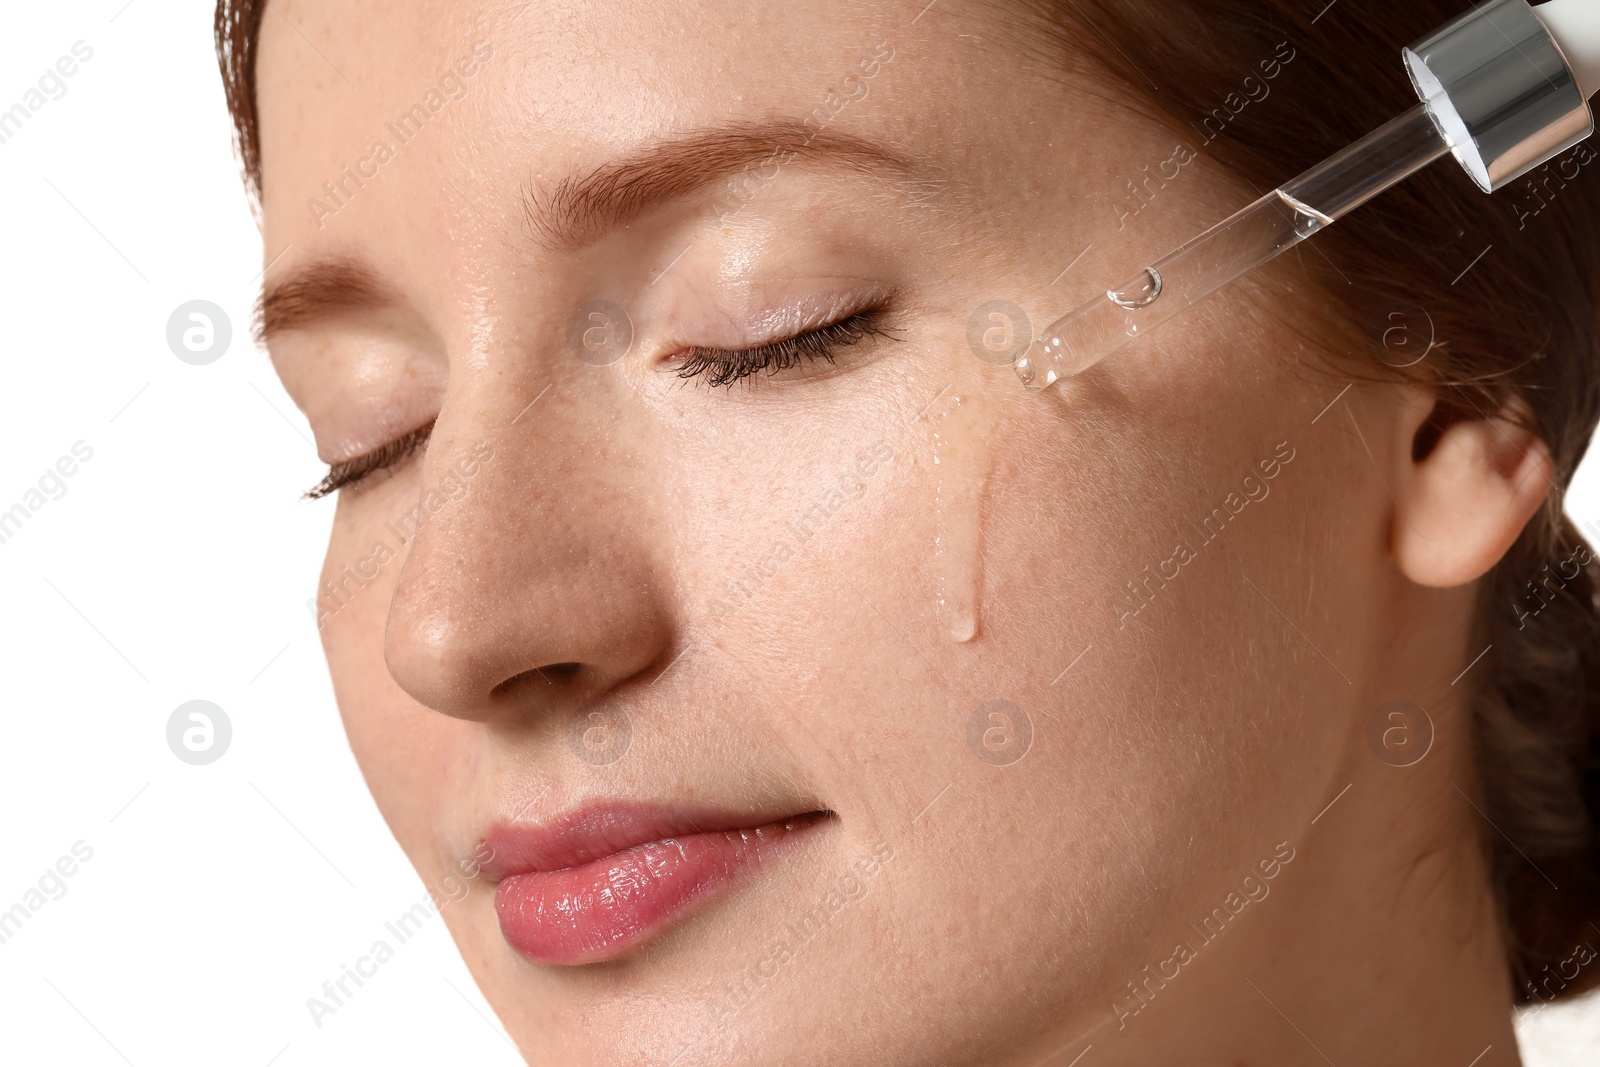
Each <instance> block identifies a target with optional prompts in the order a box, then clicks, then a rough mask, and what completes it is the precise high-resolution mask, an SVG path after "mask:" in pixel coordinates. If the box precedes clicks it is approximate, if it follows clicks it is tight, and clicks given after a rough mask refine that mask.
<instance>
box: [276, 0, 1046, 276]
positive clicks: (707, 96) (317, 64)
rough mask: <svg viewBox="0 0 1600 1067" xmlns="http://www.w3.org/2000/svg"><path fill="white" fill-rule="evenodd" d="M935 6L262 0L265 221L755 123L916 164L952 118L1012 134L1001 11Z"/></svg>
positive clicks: (523, 174)
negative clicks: (809, 124)
mask: <svg viewBox="0 0 1600 1067" xmlns="http://www.w3.org/2000/svg"><path fill="white" fill-rule="evenodd" d="M939 2H940V4H941V5H943V7H942V8H936V9H934V10H933V11H932V12H928V11H927V7H928V5H927V4H926V3H925V0H912V2H905V3H902V2H898V0H873V2H862V0H813V2H807V3H805V4H777V3H769V2H765V0H762V2H756V3H741V2H732V0H674V2H672V3H654V4H652V3H645V4H641V3H627V2H621V0H570V2H533V3H526V4H524V3H518V2H515V0H508V2H500V0H496V2H482V3H460V2H449V0H410V2H398V3H393V2H389V3H375V2H350V3H342V4H329V5H313V4H310V3H307V2H303V0H302V2H287V0H279V2H275V3H273V4H271V5H269V7H268V9H267V12H266V14H265V16H264V19H263V23H262V29H261V43H260V50H259V58H258V61H257V68H256V78H257V89H258V98H259V113H260V116H261V126H260V133H261V143H262V158H263V166H264V171H265V182H264V207H265V209H266V216H267V221H268V227H269V230H270V229H278V230H282V231H284V232H282V233H280V234H279V236H280V237H282V238H284V239H285V240H296V239H298V240H299V241H301V242H302V243H306V242H310V243H316V242H319V241H323V240H325V239H327V238H328V235H327V233H326V231H327V230H328V229H330V228H331V227H332V221H331V217H332V216H333V215H337V216H339V217H340V219H341V221H342V222H343V223H345V226H344V228H345V229H348V228H349V226H348V223H349V222H350V218H351V217H357V218H360V217H365V216H368V215H370V212H371V211H372V210H373V209H374V208H376V206H377V205H380V204H382V205H384V210H385V211H387V212H388V213H389V214H388V217H387V223H388V225H391V226H392V225H396V224H399V223H400V222H401V221H402V219H403V217H404V212H405V211H407V210H414V209H415V208H416V207H417V201H416V200H415V199H414V198H415V197H417V196H419V195H427V196H430V197H437V196H440V195H450V196H455V197H457V199H458V203H459V200H460V199H461V197H462V194H470V193H471V192H472V190H469V189H468V188H467V187H466V185H465V184H463V182H464V180H465V176H468V175H470V176H471V180H472V182H473V183H474V184H476V185H477V187H478V189H479V190H480V191H482V190H485V189H486V188H487V187H488V186H489V185H500V186H515V187H521V188H525V189H527V190H529V191H532V192H535V193H537V192H539V191H540V190H541V189H542V190H545V191H548V190H549V189H550V188H551V187H553V186H554V185H556V184H557V183H559V182H560V181H561V180H562V179H564V178H566V177H568V176H570V175H572V174H573V173H575V172H580V171H582V170H584V169H585V168H593V167H595V166H599V165H603V164H604V163H605V162H607V161H608V160H611V159H614V158H617V157H619V156H625V155H628V154H630V153H634V152H636V151H637V150H638V149H639V148H640V147H641V146H643V145H648V144H650V143H652V142H656V141H659V140H661V139H663V138H666V137H669V136H671V135H673V134H674V133H678V132H682V131H684V130H693V129H703V128H710V127H714V126H717V125H719V124H724V123H727V122H730V121H741V120H750V119H752V118H758V119H763V120H770V119H790V120H805V119H806V118H808V117H809V118H810V119H811V121H813V122H814V123H817V124H821V125H827V126H830V127H832V128H833V129H836V130H843V131H850V132H858V133H861V134H864V135H868V136H874V137H879V138H887V139H889V140H891V141H895V142H914V143H918V144H921V145H924V146H926V147H928V148H930V149H932V150H933V151H934V152H935V153H938V152H939V150H940V149H941V147H942V148H944V149H954V150H955V151H956V152H957V153H958V154H959V153H960V152H964V151H973V150H977V149H978V146H977V145H976V143H975V141H974V136H973V135H974V131H973V130H971V129H966V128H963V124H964V123H965V122H967V121H969V119H970V115H969V114H968V113H969V112H970V113H971V114H986V115H987V117H988V124H987V125H988V129H986V130H985V131H984V136H986V137H992V138H995V139H1002V140H1003V139H1004V138H1005V129H1006V127H1007V126H1008V125H1009V124H1014V125H1016V126H1017V127H1018V128H1019V132H1018V136H1021V133H1020V128H1021V126H1022V124H1023V123H1024V122H1025V120H1026V115H1025V114H1023V113H1025V112H1026V111H1027V110H1028V107H1027V103H1028V100H1029V94H1030V92H1031V90H1025V89H1023V88H1020V87H1019V86H1018V85H1017V81H1018V79H1016V77H1015V73H1016V67H1015V58H1016V50H1015V48H1014V47H1013V45H1014V43H1015V42H1014V41H1012V40H1011V35H1014V34H1015V33H1016V32H1018V31H1017V29H1016V23H1015V21H1014V19H1010V18H1004V17H1001V16H1000V15H998V14H994V13H992V12H991V11H990V10H989V5H987V4H984V5H977V4H973V3H971V2H964V0H939ZM936 19H943V20H945V21H944V22H943V23H942V24H936ZM952 20H954V21H953V22H952ZM965 30H972V31H975V32H971V33H968V32H963V31H965ZM1008 52H1009V53H1010V54H1011V59H1012V62H1011V63H1009V64H1008V63H1005V62H996V58H997V54H998V56H999V57H1001V58H1004V57H1005V56H1006V54H1007V53H1008ZM958 100H959V101H961V102H962V104H961V106H957V104H956V101H958ZM980 101H981V102H982V103H979V102H980ZM1013 147H1015V145H1014V144H1013ZM447 179H448V180H449V181H451V182H452V183H454V184H456V185H458V186H459V187H458V188H457V189H455V190H453V191H452V190H451V189H449V188H448V187H447V186H446V185H445V180H447ZM358 183H359V184H358ZM319 200H320V201H321V202H322V207H320V208H319V207H318V206H316V204H315V203H313V202H314V201H319ZM480 206H481V205H480ZM347 209H348V210H347ZM491 213H492V212H491ZM347 216H348V217H347ZM319 223H320V225H319ZM289 231H298V232H289ZM282 243H283V241H281V240H280V241H279V244H282ZM269 251H270V250H269Z"/></svg>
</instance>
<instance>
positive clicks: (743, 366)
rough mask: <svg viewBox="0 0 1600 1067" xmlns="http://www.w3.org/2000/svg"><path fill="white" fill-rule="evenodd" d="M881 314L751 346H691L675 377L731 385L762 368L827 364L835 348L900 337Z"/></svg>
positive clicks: (767, 371) (777, 369)
mask: <svg viewBox="0 0 1600 1067" xmlns="http://www.w3.org/2000/svg"><path fill="white" fill-rule="evenodd" d="M882 318H883V310H882V309H881V308H878V309H872V310H868V311H858V312H856V313H855V314H853V315H847V316H846V317H844V318H842V319H840V320H838V321H837V322H832V323H829V324H828V325H826V326H822V327H819V328H818V329H815V330H810V331H808V332H806V333H802V334H798V335H796V336H794V337H788V338H785V339H784V340H782V341H772V342H770V343H768V344H764V345H757V346H755V347H754V348H738V349H725V348H703V347H695V348H691V349H689V350H688V351H687V352H685V353H684V354H683V355H682V356H681V357H680V359H681V361H682V365H681V366H680V367H679V368H678V377H680V378H704V379H705V382H706V384H707V385H710V386H718V385H727V386H731V385H733V383H734V382H737V381H739V380H740V379H741V378H749V377H751V376H752V375H756V374H761V373H763V372H764V373H765V374H766V375H767V376H768V377H771V376H772V375H774V374H777V373H778V372H780V371H785V370H788V369H790V368H791V367H796V366H800V365H801V364H805V363H813V362H816V361H818V360H824V361H826V362H828V363H830V364H831V363H832V362H833V360H834V356H835V354H836V352H837V350H838V349H840V348H848V347H849V346H851V345H857V344H860V343H861V342H862V341H865V340H867V339H868V338H871V337H887V338H889V339H890V340H892V341H900V340H904V338H901V337H896V336H895V334H897V333H900V332H902V331H901V330H900V329H899V328H898V327H894V326H888V325H885V324H884V323H883V321H882Z"/></svg>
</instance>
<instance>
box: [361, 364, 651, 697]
mask: <svg viewBox="0 0 1600 1067" xmlns="http://www.w3.org/2000/svg"><path fill="white" fill-rule="evenodd" d="M452 384H453V385H459V384H461V383H459V381H458V382H456V383H452ZM474 385H475V386H476V387H475V388H473V389H471V391H468V390H467V389H452V394H453V395H452V396H450V397H447V399H446V403H445V406H444V410H442V411H441V413H440V416H439V419H438V421H437V422H436V424H435V428H434V433H433V438H432V440H431V441H430V443H429V447H428V451H427V454H426V456H425V458H424V461H423V463H422V478H421V485H420V488H419V493H418V500H417V504H416V507H415V508H414V509H413V511H412V512H410V513H408V515H407V517H406V518H405V519H404V520H403V522H404V523H405V524H406V526H407V527H408V528H407V529H402V530H400V531H397V532H398V533H400V534H401V535H402V536H407V537H409V538H410V539H411V548H410V552H409V554H408V556H407V559H406V562H405V566H404V567H403V569H402V571H401V573H400V576H399V579H398V582H397V585H396V588H395V592H394V596H393V599H392V601H391V603H390V608H389V618H388V626H387V631H386V634H385V655H386V658H387V660H388V664H389V670H390V673H391V674H392V675H393V677H394V678H395V680H396V681H397V682H398V683H399V684H400V685H401V687H402V688H404V689H405V690H407V691H408V692H409V693H410V694H411V695H412V696H413V697H415V698H416V699H417V700H419V701H420V702H422V703H424V704H426V705H428V706H430V707H433V708H435V709H436V710H438V711H441V712H444V713H446V714H450V715H454V716H457V717H463V718H477V719H487V718H492V717H495V718H498V717H505V716H507V715H513V714H519V713H522V712H525V711H527V710H528V708H529V707H530V706H538V705H550V706H553V705H555V704H559V703H563V702H568V703H570V702H575V701H579V700H583V699H588V698H592V697H593V696H595V695H596V694H599V693H603V692H605V691H606V690H608V689H609V688H611V687H614V686H616V685H618V684H621V683H622V682H624V681H626V680H627V679H629V678H631V677H633V676H634V675H636V674H638V673H640V672H641V671H644V670H647V669H648V668H649V667H650V665H651V664H652V663H653V662H655V661H656V660H657V659H658V658H659V657H660V656H661V655H662V653H663V652H664V651H665V650H666V649H667V648H668V647H669V646H670V644H671V634H670V627H669V620H668V615H667V612H666V610H665V601H664V598H663V596H662V592H663V589H664V586H665V575H664V573H663V570H662V566H663V564H662V560H660V559H659V558H658V556H657V553H656V549H655V546H656V545H658V544H659V543H661V540H662V539H660V538H658V537H654V536H652V531H653V529H654V528H655V526H656V525H657V523H658V522H659V521H660V512H659V509H658V508H657V506H656V504H657V501H656V500H655V497H654V493H653V492H652V491H651V489H650V482H649V479H648V478H646V477H644V476H643V475H644V469H643V468H644V464H643V462H642V457H643V456H644V455H645V454H647V452H648V451H649V450H648V449H646V448H643V447H641V446H642V444H643V442H642V441H640V440H636V439H635V438H637V437H639V435H641V434H646V433H648V429H647V420H630V419H628V418H627V417H626V415H625V413H624V412H621V411H617V410H615V408H614V406H613V405H610V404H607V403H605V402H604V397H605V395H606V394H607V393H608V390H606V389H604V388H601V389H599V390H596V389H593V388H588V387H586V383H583V382H572V381H560V380H558V381H557V382H556V383H553V384H551V385H549V386H548V387H546V388H543V389H542V390H541V391H538V392H537V393H536V394H535V396H536V399H534V400H533V401H532V402H522V403H515V402H512V400H511V398H510V397H509V394H510V393H511V392H512V390H508V389H506V388H505V387H504V386H503V385H502V384H499V383H494V382H488V383H484V384H482V385H477V383H474ZM513 683H516V684H513ZM522 683H526V684H522Z"/></svg>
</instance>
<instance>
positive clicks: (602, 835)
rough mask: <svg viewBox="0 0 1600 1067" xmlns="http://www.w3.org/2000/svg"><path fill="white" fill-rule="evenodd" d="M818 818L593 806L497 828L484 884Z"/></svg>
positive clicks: (794, 813)
mask: <svg viewBox="0 0 1600 1067" xmlns="http://www.w3.org/2000/svg"><path fill="white" fill-rule="evenodd" d="M813 814H823V812H821V811H820V809H791V810H787V811H773V812H754V813H753V812H749V811H744V812H733V811H727V810H722V809H712V808H699V809H686V808H684V807H682V806H679V805H676V804H665V805H661V804H638V803H627V802H614V801H606V802H599V803H593V804H587V805H584V806H583V807H580V808H577V809H574V810H572V811H569V812H564V813H562V814H559V815H557V816H555V817H554V818H552V819H550V820H549V821H548V822H546V823H543V824H541V825H537V826H535V825H529V824H521V825H511V824H505V823H497V824H495V825H494V826H492V827H491V828H490V829H489V832H488V833H486V834H485V835H484V837H483V840H484V844H485V845H486V846H487V848H488V852H489V855H488V857H487V858H486V859H484V860H483V863H482V867H481V870H482V874H483V877H484V878H486V879H488V880H489V881H491V882H498V881H501V880H503V879H505V878H509V877H511V876H512V875H517V874H532V873H540V872H547V871H560V870H566V869H568V868H571V867H581V866H584V865H585V864H588V863H593V862H595V861H596V860H602V859H605V858H606V857H608V856H614V855H616V854H617V853H619V852H624V851H626V850H628V849H630V848H634V847H636V846H638V845H644V844H649V843H650V842H652V841H663V840H667V839H670V838H675V837H686V836H688V835H690V834H709V833H720V832H724V831H730V830H748V829H753V828H754V827H757V826H766V825H769V824H771V823H776V822H783V821H785V820H786V819H790V818H799V817H801V816H806V815H813Z"/></svg>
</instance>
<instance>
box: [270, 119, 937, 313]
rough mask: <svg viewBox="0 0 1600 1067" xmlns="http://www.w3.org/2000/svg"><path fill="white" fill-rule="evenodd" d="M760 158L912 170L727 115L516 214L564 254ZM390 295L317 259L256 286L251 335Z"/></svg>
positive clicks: (378, 303) (346, 266)
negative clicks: (258, 291) (723, 122)
mask: <svg viewBox="0 0 1600 1067" xmlns="http://www.w3.org/2000/svg"><path fill="white" fill-rule="evenodd" d="M768 161H773V162H776V163H777V164H778V166H779V167H783V166H790V165H793V164H794V163H796V162H807V163H815V164H821V165H825V166H830V167H835V168H842V169H846V170H853V171H857V172H860V173H862V174H865V175H868V176H872V177H879V178H882V177H890V178H901V179H904V178H907V177H910V176H912V175H914V174H915V173H916V172H917V170H918V168H917V166H916V165H915V163H914V162H913V160H912V159H911V158H910V157H908V156H907V155H905V154H904V153H902V152H900V151H897V150H896V149H895V148H893V147H891V146H889V145H886V144H882V143H879V142H877V141H872V140H869V139H867V138H864V137H858V136H856V135H854V134H850V133H845V132H843V131H838V130H830V129H826V128H819V127H816V126H811V125H807V124H806V123H804V122H802V121H800V120H798V119H795V120H787V119H780V120H776V121H769V122H736V123H730V124H727V125H722V126H716V127H712V128H710V129H705V130H697V131H693V132H690V133H687V134H684V135H680V136H677V137H673V138H670V139H667V140H663V141H660V142H657V143H656V144H653V145H650V146H648V147H646V148H644V149H642V150H640V151H638V152H636V153H634V154H632V155H629V156H626V157H623V158H621V159H616V160H611V161H609V162H606V163H603V164H601V165H600V166H597V167H594V168H592V169H590V170H587V171H583V172H580V173H577V174H573V175H569V176H568V177H565V178H563V179H562V180H561V181H560V182H558V183H557V184H556V185H555V187H554V188H553V189H551V191H550V192H549V193H548V194H546V195H541V194H539V193H537V192H536V191H534V190H531V189H529V190H524V192H523V195H522V209H523V215H524V219H525V221H526V222H527V224H528V227H529V229H530V230H531V231H532V234H533V236H534V238H535V239H536V240H537V242H538V243H539V244H541V245H542V246H544V247H545V248H546V249H548V250H552V251H570V250H573V249H576V248H579V247H582V246H583V245H584V244H587V243H588V242H590V241H593V240H595V239H596V238H598V237H599V236H600V235H601V234H603V233H604V232H606V231H607V230H608V229H610V228H612V227H615V226H619V225H622V224H623V223H626V222H628V221H630V220H632V219H634V218H637V217H638V216H639V215H641V214H643V213H645V212H646V211H648V210H650V209H651V208H653V207H656V206H659V205H661V204H664V203H667V202H670V201H672V200H675V199H678V198H680V197H683V196H686V195H688V194H689V193H692V192H694V191H695V190H697V189H700V188H703V187H704V186H706V185H709V184H710V183H712V182H714V181H716V180H717V179H718V178H723V177H727V176H729V175H733V174H737V173H739V172H741V171H745V170H747V169H750V168H759V170H760V172H761V176H762V177H763V178H765V177H770V175H767V174H766V173H765V170H766V168H765V167H763V166H762V164H765V163H767V162H768ZM733 203H734V204H735V205H737V204H739V203H740V201H739V200H738V199H737V198H735V199H734V200H733ZM396 299H397V294H396V293H395V292H394V291H393V290H392V289H391V288H390V287H389V286H387V285H385V284H384V283H383V282H382V280H381V279H380V278H379V276H378V274H377V272H375V271H374V270H373V269H372V268H371V267H370V266H368V265H367V264H366V263H364V262H363V261H361V260H360V259H355V258H350V257H345V256H340V257H332V258H321V259H317V260H314V261H312V262H310V263H307V264H305V265H303V266H300V267H298V268H296V269H295V270H294V271H293V273H291V274H290V275H289V276H288V277H286V278H285V279H284V280H282V281H280V282H276V283H272V284H270V285H264V286H263V288H262V292H261V295H260V297H259V298H258V299H257V301H256V309H255V323H254V327H255V329H254V332H255V336H256V340H257V341H258V342H265V341H266V340H267V339H268V338H269V337H271V336H273V335H275V334H278V333H282V332H285V331H288V330H294V329H302V328H305V327H307V326H310V325H313V324H315V323H317V322H320V321H323V320H326V319H330V318H334V317H337V316H338V315H341V314H346V313H349V312H352V311H362V310H372V309H377V308H382V307H386V306H389V305H391V304H393V303H394V302H395V301H396Z"/></svg>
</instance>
